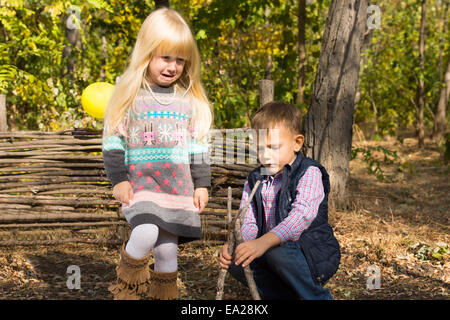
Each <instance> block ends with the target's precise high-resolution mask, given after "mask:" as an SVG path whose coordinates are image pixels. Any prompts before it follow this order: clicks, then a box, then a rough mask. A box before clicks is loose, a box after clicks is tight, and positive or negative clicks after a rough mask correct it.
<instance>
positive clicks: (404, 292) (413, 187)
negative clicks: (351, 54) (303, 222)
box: [0, 138, 450, 300]
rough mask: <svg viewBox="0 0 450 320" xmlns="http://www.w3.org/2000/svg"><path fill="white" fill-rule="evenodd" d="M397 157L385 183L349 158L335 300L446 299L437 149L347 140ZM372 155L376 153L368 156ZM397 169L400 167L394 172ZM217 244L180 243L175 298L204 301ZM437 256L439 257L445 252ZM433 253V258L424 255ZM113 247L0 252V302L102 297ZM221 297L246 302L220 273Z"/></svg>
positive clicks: (443, 191)
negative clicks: (371, 275) (75, 277)
mask: <svg viewBox="0 0 450 320" xmlns="http://www.w3.org/2000/svg"><path fill="white" fill-rule="evenodd" d="M370 145H371V146H375V145H382V146H384V147H385V148H388V149H390V150H395V151H397V152H398V155H399V158H398V159H396V160H395V161H394V162H393V163H390V164H385V163H383V164H382V169H383V171H384V175H385V177H386V180H385V181H384V182H380V181H378V180H377V179H376V177H375V176H373V175H370V174H368V173H367V169H366V164H365V163H364V162H363V161H362V157H361V156H360V157H358V158H357V159H355V160H353V161H351V174H352V178H351V182H350V195H351V196H350V202H349V203H350V206H349V208H348V209H347V210H338V211H336V212H330V224H331V225H332V226H333V227H334V230H335V232H336V236H337V238H338V240H339V242H340V244H341V246H342V260H341V266H340V268H339V270H338V272H337V273H336V275H335V276H334V277H333V278H332V279H331V280H330V281H329V282H328V284H327V287H328V288H329V289H330V290H331V292H332V294H333V296H334V297H335V298H336V299H342V300H351V299H390V300H391V299H421V300H422V299H446V300H448V299H449V296H448V294H449V282H450V260H449V257H448V244H449V243H450V239H449V238H450V233H449V225H450V224H449V219H450V215H449V212H450V202H449V200H448V199H449V197H448V193H449V191H450V181H449V167H448V165H444V164H443V161H442V158H441V153H440V150H439V149H438V148H437V147H436V146H435V145H432V144H428V145H427V146H426V147H425V148H424V149H423V150H419V149H418V148H417V141H416V140H414V139H412V138H408V139H405V140H404V141H403V144H401V143H400V142H398V141H397V140H394V139H390V140H386V141H382V142H357V143H355V146H359V147H367V146H370ZM376 156H377V157H379V159H382V155H381V153H379V154H376ZM399 169H400V170H399ZM219 248H220V244H219V243H216V244H211V243H208V242H196V243H191V244H187V245H183V246H180V250H179V271H180V273H179V278H180V280H181V283H182V287H181V290H180V299H182V300H186V299H199V300H202V299H214V298H215V286H216V281H217V276H218V271H219V269H218V264H217V259H218V257H217V256H218V250H219ZM446 250H447V251H446ZM433 255H434V256H433ZM117 261H118V246H115V245H109V246H103V245H92V244H64V245H54V246H33V247H31V246H24V247H15V248H12V247H0V299H89V300H91V299H96V300H100V299H111V295H110V294H109V292H108V291H107V287H108V284H109V283H110V282H111V281H112V280H113V279H114V273H115V272H114V268H115V265H116V263H117ZM70 265H77V266H79V267H80V270H81V289H79V290H77V289H73V290H70V289H68V288H67V285H66V281H67V277H68V276H69V275H68V274H67V267H68V266H70ZM370 266H376V267H378V268H379V269H380V276H381V283H380V285H381V287H380V289H373V290H368V289H367V279H368V274H367V270H368V268H369V267H370ZM224 298H225V299H238V300H240V299H242V300H246V299H251V296H250V294H249V292H248V290H247V289H246V288H245V287H243V286H242V285H240V284H239V283H238V282H237V281H235V280H234V279H230V277H227V281H226V289H225V295H224Z"/></svg>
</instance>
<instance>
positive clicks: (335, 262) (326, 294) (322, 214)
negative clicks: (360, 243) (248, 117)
mask: <svg viewBox="0 0 450 320" xmlns="http://www.w3.org/2000/svg"><path fill="white" fill-rule="evenodd" d="M300 126H301V112H300V111H299V110H298V108H296V107H295V106H294V105H291V104H286V103H281V102H270V103H268V104H266V105H264V106H263V107H262V108H261V109H260V110H259V111H258V112H257V113H256V114H255V116H254V118H253V119H252V128H253V129H255V130H256V132H257V136H258V157H259V160H260V162H261V164H262V166H260V167H258V168H256V169H254V170H253V171H252V172H251V173H250V175H249V176H248V178H247V180H246V182H245V185H244V192H243V195H242V201H241V205H240V207H241V208H243V207H244V206H245V204H246V203H247V201H248V198H249V195H250V193H251V190H252V189H253V186H254V185H255V183H256V181H258V180H259V181H261V183H260V185H259V187H258V190H257V192H256V193H255V196H254V198H253V200H252V202H251V205H250V206H249V209H248V211H247V212H244V213H243V215H244V219H243V224H242V236H243V239H244V242H243V243H241V244H239V245H238V246H237V247H236V249H235V256H234V264H232V260H233V258H232V257H231V256H230V255H229V254H228V252H227V250H228V244H225V245H224V246H223V247H222V250H221V253H220V259H219V263H220V266H221V267H222V268H225V269H228V272H229V273H230V274H231V275H232V276H233V277H235V278H236V279H237V280H239V281H240V282H242V283H243V284H245V285H247V282H246V280H245V276H244V272H243V267H245V266H247V265H250V268H251V269H252V271H253V276H254V279H255V282H256V285H257V288H258V291H259V294H260V296H261V298H262V299H298V298H301V299H328V300H331V299H333V298H332V296H331V294H330V291H329V290H328V289H325V288H323V285H324V284H325V282H326V281H327V280H328V279H329V278H330V277H331V276H332V275H333V274H334V273H335V272H336V270H337V268H338V266H339V260H340V250H339V244H338V242H337V240H336V238H335V237H334V235H333V231H332V229H331V227H330V226H329V224H328V194H329V192H330V183H329V176H328V174H327V172H326V170H325V168H324V167H322V166H321V165H320V164H319V163H318V162H316V161H314V160H312V159H309V158H306V157H304V156H303V155H302V154H301V152H300V149H301V147H302V146H303V141H304V137H303V135H301V134H300V132H301V131H300V129H301V128H300ZM264 129H265V130H264ZM264 132H267V135H266V134H263V133H264Z"/></svg>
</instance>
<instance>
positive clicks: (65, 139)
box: [0, 129, 255, 245]
mask: <svg viewBox="0 0 450 320" xmlns="http://www.w3.org/2000/svg"><path fill="white" fill-rule="evenodd" d="M101 143H102V141H101V132H100V131H98V130H88V129H74V130H66V131H60V132H35V131H24V132H0V206H1V211H0V245H27V244H53V243H61V242H71V241H78V242H94V243H95V242H98V243H100V242H101V243H103V242H105V243H120V242H122V241H123V240H124V238H125V237H127V232H129V230H128V224H127V223H126V221H125V219H124V217H123V215H122V213H121V211H120V203H119V202H118V201H116V200H115V199H114V198H113V196H112V188H111V184H110V182H109V181H108V179H107V177H106V173H105V169H104V167H103V158H102V154H101ZM220 143H221V144H222V145H223V141H220ZM222 145H221V146H217V145H216V149H215V150H216V151H217V150H219V151H220V150H221V147H222ZM246 148H248V143H247V144H246ZM234 151H235V152H236V155H239V154H240V153H241V154H242V153H245V152H246V150H243V149H242V147H241V149H239V146H236V148H235V150H234ZM214 159H217V158H214V154H213V158H212V164H211V172H212V177H213V179H212V188H211V192H210V200H209V203H208V206H207V208H206V210H205V211H204V212H203V213H202V214H201V218H202V225H203V238H204V239H208V240H223V239H225V234H226V223H225V221H226V220H225V218H226V212H227V188H228V187H229V186H230V187H232V195H233V200H232V208H233V212H236V211H237V209H238V207H239V202H240V197H241V194H242V187H243V185H244V181H245V178H246V176H247V175H248V173H249V172H250V171H251V170H252V168H253V167H254V166H255V164H253V165H248V164H222V163H221V162H223V161H214Z"/></svg>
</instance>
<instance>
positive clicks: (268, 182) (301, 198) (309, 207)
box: [240, 167, 325, 244]
mask: <svg viewBox="0 0 450 320" xmlns="http://www.w3.org/2000/svg"><path fill="white" fill-rule="evenodd" d="M281 177H282V172H280V173H278V174H276V175H275V176H265V177H264V179H263V180H262V181H261V185H262V186H261V196H262V202H263V206H264V212H265V216H266V230H265V232H269V231H270V232H273V233H274V234H276V235H277V236H278V237H279V238H280V240H281V243H282V244H283V243H285V242H287V241H297V240H298V239H299V238H300V235H301V234H302V232H303V231H304V230H305V229H306V228H308V227H309V225H310V224H311V223H312V221H313V220H314V218H315V217H316V216H317V212H318V210H319V205H320V203H321V202H322V200H323V198H324V197H325V193H324V190H323V183H322V173H321V172H320V169H319V168H317V167H309V168H308V169H307V170H306V172H305V174H304V175H303V177H302V178H301V179H300V181H299V182H298V184H297V197H296V198H295V200H294V202H293V203H292V207H291V211H290V212H289V215H288V216H287V217H286V218H285V219H284V220H283V221H281V222H280V223H279V224H278V225H276V224H275V212H276V204H275V195H276V194H277V193H278V191H279V190H280V187H281ZM250 193H251V190H250V188H249V186H248V181H245V185H244V192H243V194H242V200H241V205H240V208H243V207H244V206H245V204H246V203H247V201H248V198H249V196H250ZM254 211H255V206H254V203H253V202H252V203H251V205H250V206H249V207H248V211H247V212H246V214H245V215H244V220H243V223H242V238H243V240H244V241H248V240H253V239H255V238H256V236H257V234H258V226H257V224H256V220H255V216H254Z"/></svg>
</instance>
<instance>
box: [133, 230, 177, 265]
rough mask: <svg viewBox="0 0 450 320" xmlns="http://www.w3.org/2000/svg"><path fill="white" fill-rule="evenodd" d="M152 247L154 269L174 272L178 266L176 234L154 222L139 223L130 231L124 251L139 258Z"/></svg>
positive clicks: (146, 253)
mask: <svg viewBox="0 0 450 320" xmlns="http://www.w3.org/2000/svg"><path fill="white" fill-rule="evenodd" d="M152 249H153V257H154V259H155V271H158V272H167V273H169V272H175V271H176V270H177V268H178V261H177V254H178V236H176V235H174V234H172V233H169V232H167V231H165V230H164V229H161V228H158V226H157V225H154V224H141V225H138V226H137V227H135V228H134V229H133V231H131V235H130V239H129V240H128V243H127V246H126V248H125V251H126V252H127V253H128V254H129V255H130V256H131V257H133V258H135V259H141V258H143V257H145V256H146V255H148V254H149V252H150V250H152Z"/></svg>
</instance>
